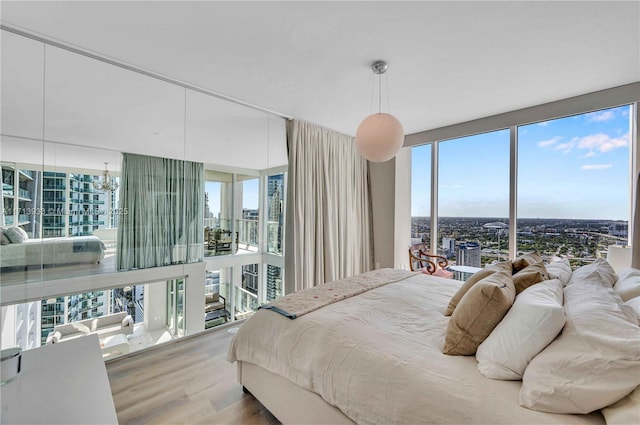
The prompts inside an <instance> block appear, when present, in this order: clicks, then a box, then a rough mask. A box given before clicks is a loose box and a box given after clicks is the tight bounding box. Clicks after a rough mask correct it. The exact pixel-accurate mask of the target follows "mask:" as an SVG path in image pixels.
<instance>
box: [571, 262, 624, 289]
mask: <svg viewBox="0 0 640 425" xmlns="http://www.w3.org/2000/svg"><path fill="white" fill-rule="evenodd" d="M617 280H618V276H617V275H616V271H615V270H614V269H613V267H611V264H609V263H608V262H607V260H605V259H604V258H597V259H596V260H594V261H593V262H592V263H590V264H587V265H586V266H582V267H578V268H577V269H575V270H574V271H573V273H571V278H570V279H569V282H568V283H567V285H566V286H569V285H573V284H574V283H578V282H587V283H592V284H599V285H602V286H604V287H606V288H611V287H613V285H614V284H615V283H616V281H617Z"/></svg>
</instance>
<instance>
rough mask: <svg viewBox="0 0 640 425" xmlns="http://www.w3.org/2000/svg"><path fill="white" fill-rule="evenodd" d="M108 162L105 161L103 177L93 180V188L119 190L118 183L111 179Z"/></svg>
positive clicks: (103, 190) (107, 190) (109, 190)
mask: <svg viewBox="0 0 640 425" xmlns="http://www.w3.org/2000/svg"><path fill="white" fill-rule="evenodd" d="M107 165H109V163H108V162H105V163H104V171H103V172H102V178H101V179H98V180H94V181H93V188H94V189H96V190H100V191H102V192H114V191H116V190H118V183H116V182H114V181H113V180H112V179H111V174H109V170H108V169H107Z"/></svg>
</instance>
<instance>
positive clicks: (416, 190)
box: [411, 105, 630, 220]
mask: <svg viewBox="0 0 640 425" xmlns="http://www.w3.org/2000/svg"><path fill="white" fill-rule="evenodd" d="M629 111H630V106H628V105H627V106H621V107H617V108H611V109H606V110H602V111H597V112H591V113H587V114H580V115H575V116H570V117H565V118H559V119H555V120H550V121H545V122H539V123H534V124H529V125H524V126H520V127H518V155H519V161H518V188H517V189H518V190H517V191H518V205H517V207H518V217H519V218H557V219H564V218H566V219H572V218H573V219H602V220H628V219H629V211H630V199H629V194H630V192H629V178H630V177H629V176H630V172H629V157H630V136H629V127H630V119H629ZM439 151H440V161H439V162H440V164H439V166H440V170H439V200H438V210H439V211H438V213H439V215H440V216H449V217H469V216H471V217H507V216H508V209H509V130H508V129H504V130H498V131H494V132H490V133H483V134H477V135H473V136H467V137H463V138H459V139H454V140H449V141H444V142H441V143H440V144H439ZM412 174H413V175H412V188H411V193H412V207H411V215H412V216H413V217H417V216H428V215H429V214H430V211H429V208H430V181H431V148H430V145H424V146H418V147H414V148H413V149H412ZM470 206H471V207H472V208H470Z"/></svg>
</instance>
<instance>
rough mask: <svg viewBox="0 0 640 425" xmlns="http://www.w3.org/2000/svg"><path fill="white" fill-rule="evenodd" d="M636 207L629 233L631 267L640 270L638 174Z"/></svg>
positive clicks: (639, 183) (639, 188)
mask: <svg viewBox="0 0 640 425" xmlns="http://www.w3.org/2000/svg"><path fill="white" fill-rule="evenodd" d="M636 180H637V181H636V205H635V208H634V213H633V230H632V232H633V233H631V235H632V237H633V239H632V240H631V250H632V251H631V267H634V268H636V269H640V173H638V178H637V179H636Z"/></svg>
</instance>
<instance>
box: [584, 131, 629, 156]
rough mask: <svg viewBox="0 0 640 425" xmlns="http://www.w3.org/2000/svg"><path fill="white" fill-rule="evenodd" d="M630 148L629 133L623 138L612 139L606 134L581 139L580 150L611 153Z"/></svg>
mask: <svg viewBox="0 0 640 425" xmlns="http://www.w3.org/2000/svg"><path fill="white" fill-rule="evenodd" d="M626 146H629V133H627V134H625V135H623V136H622V137H610V136H608V135H606V134H604V133H598V134H592V135H591V136H586V137H583V138H581V139H580V142H579V143H578V149H588V150H589V151H600V152H609V151H612V150H614V149H617V148H624V147H626Z"/></svg>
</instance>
